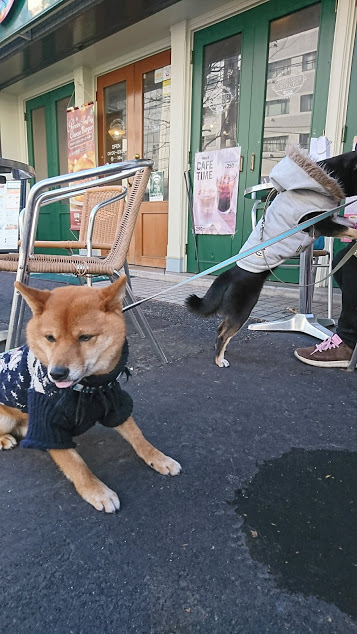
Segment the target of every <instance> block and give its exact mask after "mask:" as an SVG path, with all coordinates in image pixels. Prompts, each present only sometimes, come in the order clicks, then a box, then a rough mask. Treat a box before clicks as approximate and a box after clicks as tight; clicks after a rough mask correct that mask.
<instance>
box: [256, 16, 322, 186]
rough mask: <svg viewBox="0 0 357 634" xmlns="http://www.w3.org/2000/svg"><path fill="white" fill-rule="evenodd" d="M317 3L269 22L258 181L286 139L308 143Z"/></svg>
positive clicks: (280, 153)
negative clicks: (263, 117)
mask: <svg viewBox="0 0 357 634" xmlns="http://www.w3.org/2000/svg"><path fill="white" fill-rule="evenodd" d="M320 13H321V5H320V4H316V5H313V6H311V7H307V8H306V9H302V10H301V11H297V12H296V13H292V14H290V15H288V16H285V17H284V18H280V19H279V20H274V21H273V22H272V23H271V26H270V41H269V58H268V72H267V86H266V102H265V119H264V134H263V148H262V149H263V158H262V168H261V179H262V181H263V182H264V181H266V180H268V175H269V173H270V171H271V170H272V168H273V167H274V165H275V164H276V163H277V162H278V161H280V160H281V159H282V158H283V157H284V155H285V148H286V145H287V144H288V143H300V144H301V146H302V147H304V148H309V146H310V129H311V116H312V107H313V96H314V87H315V72H316V55H317V43H318V33H319V24H320Z"/></svg>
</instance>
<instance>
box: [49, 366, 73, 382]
mask: <svg viewBox="0 0 357 634" xmlns="http://www.w3.org/2000/svg"><path fill="white" fill-rule="evenodd" d="M50 375H51V377H52V378H53V379H54V381H65V379H66V378H67V376H68V375H69V368H66V367H65V366H63V365H55V366H54V367H53V368H52V370H51V371H50Z"/></svg>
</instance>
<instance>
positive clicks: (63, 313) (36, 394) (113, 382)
mask: <svg viewBox="0 0 357 634" xmlns="http://www.w3.org/2000/svg"><path fill="white" fill-rule="evenodd" d="M125 282H126V278H125V275H123V276H121V277H120V278H119V279H118V280H116V281H115V282H114V283H113V284H111V285H109V286H107V287H104V288H100V289H95V288H90V287H81V288H78V287H75V286H72V287H71V286H70V287H63V288H56V289H55V290H53V291H43V290H38V289H35V288H29V287H27V286H24V285H23V284H20V283H18V282H15V286H16V288H17V290H18V291H19V292H20V293H21V295H22V296H23V297H24V299H25V300H26V302H27V304H28V305H29V307H30V308H31V311H32V314H33V315H32V318H31V319H30V321H29V323H28V325H27V345H25V346H22V347H21V348H17V349H15V350H12V351H10V352H7V353H3V354H2V355H1V356H0V449H12V448H13V447H14V446H15V445H16V444H17V439H21V438H22V439H23V440H22V441H21V446H23V447H29V448H38V449H42V450H47V451H49V453H50V455H51V457H52V458H53V459H54V461H55V462H56V464H57V465H58V466H59V468H60V469H61V470H62V471H63V473H64V474H65V476H67V478H69V480H71V481H72V482H73V484H74V486H75V488H76V490H77V492H78V493H79V495H81V496H82V498H83V499H84V500H86V501H87V502H89V504H92V506H94V508H96V509H97V510H98V511H105V512H106V513H114V512H115V511H117V510H118V509H119V506H120V504H119V499H118V496H117V494H116V493H115V492H114V491H112V490H111V489H109V488H108V487H107V486H106V485H105V484H104V483H103V482H101V481H100V480H99V479H98V478H96V477H95V476H94V475H93V473H92V472H91V471H90V470H89V468H88V467H87V465H86V464H85V462H84V461H83V460H82V458H81V457H80V456H79V454H78V453H77V451H76V450H75V448H74V447H75V444H74V443H73V440H72V438H73V436H77V435H79V434H82V433H83V432H84V431H86V430H87V429H88V428H89V427H91V426H92V425H94V424H95V423H96V422H101V423H102V424H103V425H105V426H108V427H113V428H114V429H115V431H117V432H118V433H119V434H120V435H121V436H122V437H123V438H125V440H127V441H128V442H129V443H130V444H131V445H132V447H133V448H134V450H135V451H136V453H137V454H138V456H140V458H142V459H143V460H144V462H146V464H148V465H149V466H150V467H152V468H153V469H155V470H156V471H158V472H159V473H161V474H163V475H178V474H179V473H180V471H181V467H180V465H179V463H178V462H176V461H175V460H173V459H172V458H169V457H168V456H165V455H164V454H163V453H161V451H159V450H158V449H155V447H153V446H152V445H151V444H150V443H149V442H148V441H147V440H146V439H145V438H144V436H143V434H142V432H141V431H140V429H139V428H138V426H137V425H136V423H135V421H134V419H133V418H132V416H131V411H132V400H131V397H130V396H129V394H128V393H127V392H125V391H124V390H122V389H121V387H120V384H119V383H118V380H117V378H118V376H120V375H121V374H123V373H125V372H128V371H127V370H126V367H125V366H126V361H127V355H128V346H127V341H126V328H125V321H124V317H123V314H122V301H123V297H124V294H125Z"/></svg>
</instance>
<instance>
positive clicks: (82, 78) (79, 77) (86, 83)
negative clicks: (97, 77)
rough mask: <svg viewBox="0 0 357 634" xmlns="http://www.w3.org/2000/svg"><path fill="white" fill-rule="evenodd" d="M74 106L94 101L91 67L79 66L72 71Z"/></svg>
mask: <svg viewBox="0 0 357 634" xmlns="http://www.w3.org/2000/svg"><path fill="white" fill-rule="evenodd" d="M73 81H74V95H75V98H74V99H75V104H74V105H75V106H78V107H80V106H83V105H84V104H85V103H90V102H91V101H95V90H94V80H93V71H92V69H91V68H86V67H85V66H79V67H78V68H75V69H74V71H73Z"/></svg>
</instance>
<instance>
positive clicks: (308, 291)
mask: <svg viewBox="0 0 357 634" xmlns="http://www.w3.org/2000/svg"><path fill="white" fill-rule="evenodd" d="M272 189H273V185H272V183H263V184H259V185H254V186H253V187H249V188H248V189H246V190H245V192H244V196H245V198H251V199H252V200H254V205H253V208H252V225H253V229H254V227H255V225H256V214H257V210H258V206H259V205H260V204H261V202H262V199H264V200H265V198H266V196H267V195H268V194H269V192H270V191H271V190H272ZM331 249H332V247H331V242H330V252H327V251H324V252H323V253H321V252H320V253H319V254H318V252H316V254H315V256H314V250H313V245H311V246H310V247H309V248H308V249H306V250H305V251H304V252H303V253H301V255H300V257H299V264H298V265H295V264H292V265H286V264H285V265H283V266H287V267H289V266H290V267H295V266H299V310H298V312H297V313H296V314H295V315H293V316H292V317H287V318H286V319H279V320H277V321H272V322H263V323H259V324H249V326H248V329H249V330H266V331H272V332H273V331H285V332H303V333H305V334H307V335H311V336H312V337H316V338H317V339H322V340H324V339H326V338H327V337H330V336H331V331H330V330H328V329H327V328H326V327H325V326H333V325H334V323H335V322H334V320H333V319H332V318H331V313H332V278H331V277H330V278H329V282H328V283H329V287H328V318H327V319H326V318H323V317H315V315H314V314H313V312H312V297H313V289H314V286H313V283H312V282H313V277H314V275H313V258H314V257H315V258H317V257H318V255H322V254H323V255H328V256H329V269H330V267H331V263H332V252H331Z"/></svg>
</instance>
